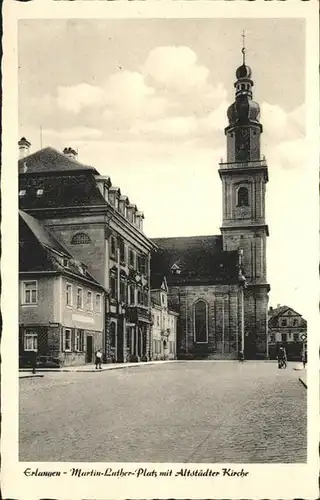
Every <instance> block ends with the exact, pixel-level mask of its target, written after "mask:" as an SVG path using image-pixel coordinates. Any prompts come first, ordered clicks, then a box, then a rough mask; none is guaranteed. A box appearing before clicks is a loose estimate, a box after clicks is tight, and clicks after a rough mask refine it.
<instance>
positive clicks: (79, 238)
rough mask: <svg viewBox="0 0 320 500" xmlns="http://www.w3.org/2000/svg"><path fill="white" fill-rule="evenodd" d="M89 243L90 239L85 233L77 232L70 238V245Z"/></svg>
mask: <svg viewBox="0 0 320 500" xmlns="http://www.w3.org/2000/svg"><path fill="white" fill-rule="evenodd" d="M89 243H91V239H90V237H89V236H88V235H87V234H86V233H77V234H75V235H74V236H73V237H72V239H71V245H88V244H89Z"/></svg>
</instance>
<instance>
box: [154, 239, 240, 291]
mask: <svg viewBox="0 0 320 500" xmlns="http://www.w3.org/2000/svg"><path fill="white" fill-rule="evenodd" d="M153 241H154V243H156V245H158V247H159V248H158V250H157V251H155V252H154V253H153V255H152V259H151V276H153V278H152V279H154V280H155V279H157V278H156V277H157V276H158V277H159V279H160V276H161V275H162V276H163V275H165V276H166V278H167V282H168V285H174V284H201V283H203V284H219V283H220V284H231V283H237V282H238V253H237V251H234V252H225V251H223V248H222V236H220V235H219V236H191V237H178V238H156V239H153Z"/></svg>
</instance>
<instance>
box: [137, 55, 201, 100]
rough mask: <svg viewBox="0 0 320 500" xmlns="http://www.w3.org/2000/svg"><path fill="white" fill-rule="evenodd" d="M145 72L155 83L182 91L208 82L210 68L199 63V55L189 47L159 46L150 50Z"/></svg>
mask: <svg viewBox="0 0 320 500" xmlns="http://www.w3.org/2000/svg"><path fill="white" fill-rule="evenodd" d="M143 73H144V74H145V75H147V76H149V77H150V78H151V80H152V81H153V82H154V83H155V85H156V86H157V85H160V86H164V87H166V88H168V89H173V90H175V91H179V92H182V93H187V92H188V91H189V90H190V89H192V88H199V87H203V86H204V85H206V84H207V78H208V75H209V70H208V68H206V67H205V66H202V65H199V64H197V55H196V53H195V52H194V51H193V50H191V49H190V48H189V47H183V46H182V47H177V46H167V47H157V48H155V49H153V50H151V51H150V52H149V55H148V57H147V59H146V62H145V64H144V66H143Z"/></svg>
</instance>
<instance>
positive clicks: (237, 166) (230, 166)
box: [219, 158, 267, 170]
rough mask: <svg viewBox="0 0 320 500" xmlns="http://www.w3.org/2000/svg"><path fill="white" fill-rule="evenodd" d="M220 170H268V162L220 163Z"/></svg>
mask: <svg viewBox="0 0 320 500" xmlns="http://www.w3.org/2000/svg"><path fill="white" fill-rule="evenodd" d="M219 167H220V170H231V169H239V170H241V169H243V168H267V160H266V159H265V158H263V159H262V160H254V161H246V162H220V163H219Z"/></svg>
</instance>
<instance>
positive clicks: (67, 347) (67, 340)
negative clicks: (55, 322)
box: [63, 328, 71, 351]
mask: <svg viewBox="0 0 320 500" xmlns="http://www.w3.org/2000/svg"><path fill="white" fill-rule="evenodd" d="M63 333H64V335H63V350H64V351H71V330H70V328H65V329H64V332H63Z"/></svg>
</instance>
